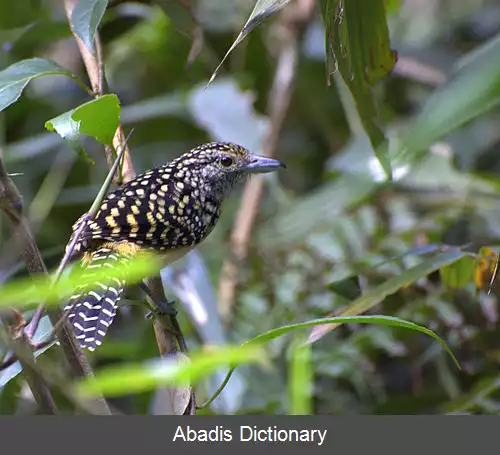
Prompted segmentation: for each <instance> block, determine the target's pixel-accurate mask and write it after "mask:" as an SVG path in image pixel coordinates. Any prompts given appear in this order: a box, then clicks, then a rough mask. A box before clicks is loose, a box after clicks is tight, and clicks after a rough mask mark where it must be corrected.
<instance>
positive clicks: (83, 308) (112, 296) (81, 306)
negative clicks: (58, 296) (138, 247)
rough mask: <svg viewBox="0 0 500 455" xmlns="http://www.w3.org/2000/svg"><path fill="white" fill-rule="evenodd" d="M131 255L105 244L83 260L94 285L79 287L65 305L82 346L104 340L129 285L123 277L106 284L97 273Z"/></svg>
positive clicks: (92, 347) (88, 280)
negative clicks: (126, 286)
mask: <svg viewBox="0 0 500 455" xmlns="http://www.w3.org/2000/svg"><path fill="white" fill-rule="evenodd" d="M128 259H129V258H128V257H127V256H123V255H120V254H119V253H117V252H116V251H113V250H112V249H110V248H104V247H101V248H99V249H97V250H96V251H94V252H92V253H90V257H89V260H88V261H86V263H85V264H83V275H82V277H83V279H84V280H85V282H86V283H92V285H88V284H87V285H82V286H80V287H78V288H77V289H76V290H75V294H73V295H72V296H71V298H70V300H69V301H68V304H67V305H66V307H65V308H64V310H65V311H68V312H69V313H68V319H69V321H70V322H71V325H72V326H73V331H74V334H75V337H76V339H77V340H78V342H79V344H80V346H81V347H82V348H86V349H88V350H89V351H94V350H95V349H96V348H97V347H98V346H100V345H101V344H102V340H103V338H104V337H105V336H106V332H107V331H108V328H109V326H110V325H111V323H112V322H113V319H114V318H115V315H116V310H117V308H118V302H119V301H120V298H121V296H122V294H123V291H124V288H125V281H124V280H122V279H120V278H111V279H110V280H109V281H110V282H109V283H108V284H104V283H101V282H99V281H98V280H94V279H93V277H94V276H95V275H96V272H97V271H98V270H99V271H102V268H103V267H106V268H115V267H116V265H117V264H118V263H124V262H126V261H127V260H128ZM101 276H102V275H101Z"/></svg>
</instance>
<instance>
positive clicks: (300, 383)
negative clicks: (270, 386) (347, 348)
mask: <svg viewBox="0 0 500 455" xmlns="http://www.w3.org/2000/svg"><path fill="white" fill-rule="evenodd" d="M290 351H291V356H290V357H291V358H290V363H289V365H290V374H289V379H288V396H289V402H290V411H289V414H291V415H309V414H312V392H313V366H312V361H311V345H310V344H307V343H303V342H302V340H301V337H296V338H295V339H294V340H293V343H292V345H291V349H290Z"/></svg>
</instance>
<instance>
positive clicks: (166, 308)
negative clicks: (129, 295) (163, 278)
mask: <svg viewBox="0 0 500 455" xmlns="http://www.w3.org/2000/svg"><path fill="white" fill-rule="evenodd" d="M139 287H140V288H141V289H142V291H143V292H144V293H145V294H146V295H147V296H148V297H149V298H150V299H151V301H152V302H153V303H154V305H155V307H156V308H155V309H153V310H151V311H149V312H148V313H147V314H146V318H147V319H151V318H152V317H153V316H154V315H155V314H161V315H169V316H175V315H177V310H176V309H175V307H174V304H175V302H174V301H169V300H158V298H157V297H156V296H155V295H154V294H153V293H152V292H151V289H149V287H148V285H147V284H146V283H145V282H144V281H141V282H140V283H139Z"/></svg>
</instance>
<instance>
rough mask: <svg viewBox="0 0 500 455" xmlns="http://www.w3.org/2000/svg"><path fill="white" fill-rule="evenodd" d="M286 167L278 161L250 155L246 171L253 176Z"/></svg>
mask: <svg viewBox="0 0 500 455" xmlns="http://www.w3.org/2000/svg"><path fill="white" fill-rule="evenodd" d="M280 167H283V168H286V166H285V165H284V164H283V163H282V162H281V161H279V160H275V159H274V158H268V157H267V156H262V155H253V154H252V155H251V156H250V162H249V163H248V164H247V165H246V170H247V171H248V172H251V173H253V174H264V173H266V172H273V171H276V170H277V169H278V168H280Z"/></svg>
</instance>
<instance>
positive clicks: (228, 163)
mask: <svg viewBox="0 0 500 455" xmlns="http://www.w3.org/2000/svg"><path fill="white" fill-rule="evenodd" d="M220 164H222V166H224V167H229V166H232V165H233V159H232V158H231V157H229V156H225V157H223V158H221V160H220Z"/></svg>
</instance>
